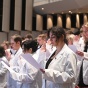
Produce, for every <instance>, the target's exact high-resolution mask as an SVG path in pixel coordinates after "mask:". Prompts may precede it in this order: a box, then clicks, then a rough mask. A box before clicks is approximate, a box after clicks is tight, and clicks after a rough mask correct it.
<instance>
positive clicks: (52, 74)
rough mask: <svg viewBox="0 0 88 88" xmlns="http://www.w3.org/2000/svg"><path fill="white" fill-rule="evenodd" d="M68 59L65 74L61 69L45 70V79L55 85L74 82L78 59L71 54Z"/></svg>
mask: <svg viewBox="0 0 88 88" xmlns="http://www.w3.org/2000/svg"><path fill="white" fill-rule="evenodd" d="M66 59H67V61H66V63H65V66H64V71H63V72H61V71H59V69H57V70H54V69H52V68H51V69H45V74H44V78H45V79H46V80H48V81H52V82H54V83H72V82H74V81H75V78H76V57H75V55H73V54H69V55H68V57H66Z"/></svg>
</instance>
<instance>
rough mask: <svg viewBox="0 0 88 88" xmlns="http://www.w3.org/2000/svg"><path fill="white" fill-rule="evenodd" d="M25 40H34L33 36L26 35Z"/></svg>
mask: <svg viewBox="0 0 88 88" xmlns="http://www.w3.org/2000/svg"><path fill="white" fill-rule="evenodd" d="M25 38H28V39H29V40H33V37H32V35H31V34H26V35H25Z"/></svg>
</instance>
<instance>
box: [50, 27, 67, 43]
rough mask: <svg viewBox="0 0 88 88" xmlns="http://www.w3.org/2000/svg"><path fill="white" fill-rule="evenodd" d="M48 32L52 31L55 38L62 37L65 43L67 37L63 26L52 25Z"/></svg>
mask: <svg viewBox="0 0 88 88" xmlns="http://www.w3.org/2000/svg"><path fill="white" fill-rule="evenodd" d="M50 32H51V33H52V35H55V36H56V39H57V40H58V39H60V38H64V42H65V43H67V39H66V33H65V30H64V28H62V27H52V28H51V29H50Z"/></svg>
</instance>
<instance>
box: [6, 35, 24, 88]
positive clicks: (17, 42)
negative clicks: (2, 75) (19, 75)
mask: <svg viewBox="0 0 88 88" xmlns="http://www.w3.org/2000/svg"><path fill="white" fill-rule="evenodd" d="M21 43H22V38H21V36H20V35H18V34H15V35H13V36H11V39H10V44H11V48H12V49H13V50H16V52H15V54H14V55H13V54H12V55H11V54H10V52H6V53H7V55H9V56H7V57H9V58H10V61H9V64H10V67H11V69H13V70H15V71H16V72H17V67H18V66H17V61H18V59H19V56H20V55H21V54H22V53H23V51H22V48H21ZM10 55H11V56H10ZM15 86H16V81H15V80H14V79H12V78H11V77H10V76H9V74H8V88H16V87H15Z"/></svg>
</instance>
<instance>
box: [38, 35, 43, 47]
mask: <svg viewBox="0 0 88 88" xmlns="http://www.w3.org/2000/svg"><path fill="white" fill-rule="evenodd" d="M37 42H38V43H39V45H42V44H43V43H44V40H43V39H42V38H41V37H38V38H37Z"/></svg>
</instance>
